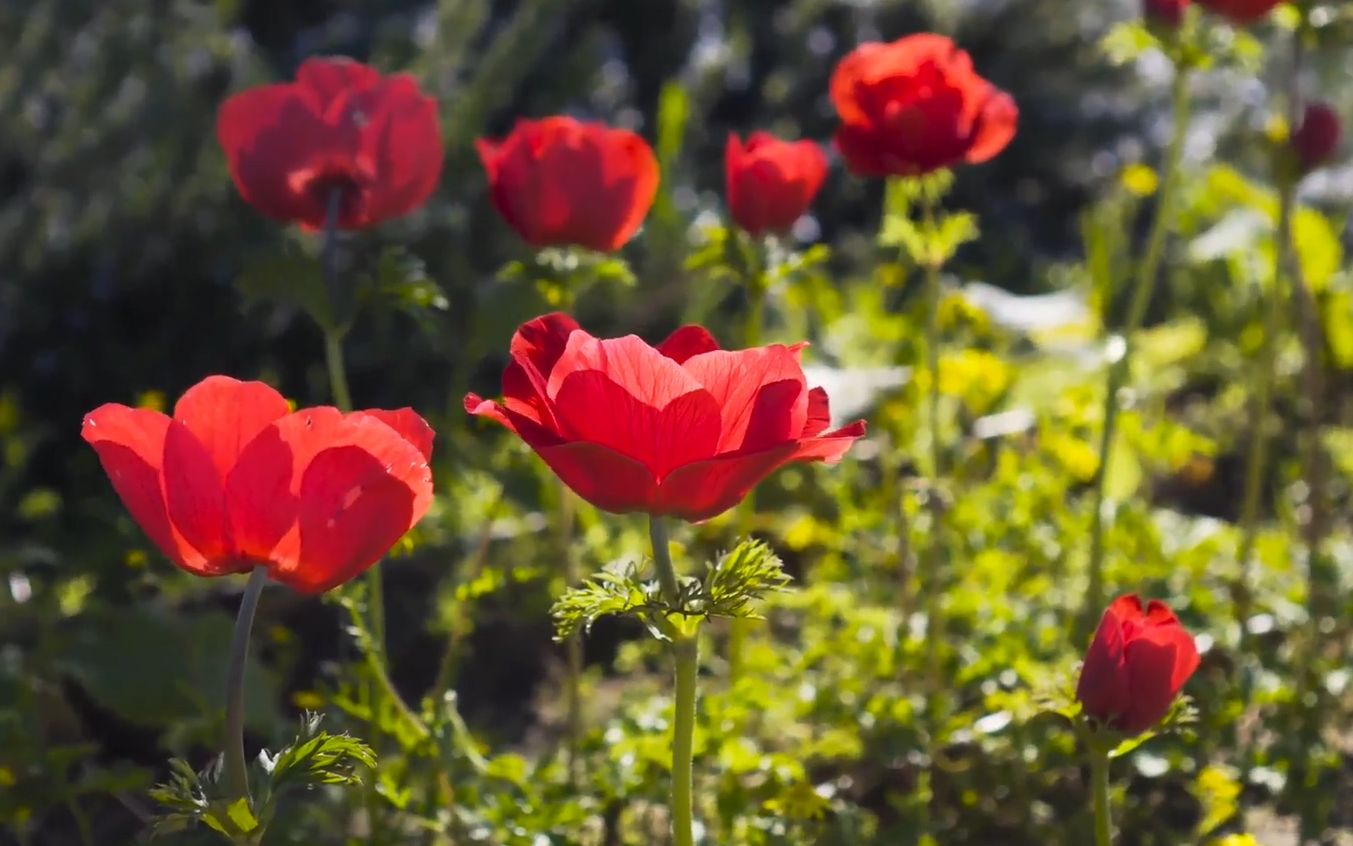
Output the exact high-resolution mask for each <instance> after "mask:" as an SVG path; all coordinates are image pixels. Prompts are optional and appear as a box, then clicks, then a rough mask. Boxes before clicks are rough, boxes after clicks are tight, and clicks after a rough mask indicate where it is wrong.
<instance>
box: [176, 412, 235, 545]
mask: <svg viewBox="0 0 1353 846" xmlns="http://www.w3.org/2000/svg"><path fill="white" fill-rule="evenodd" d="M161 475H162V478H163V484H164V498H165V503H166V504H167V506H168V510H169V519H170V520H172V521H173V523H174V526H175V528H177V529H178V530H179V532H181V533H182V534H183V538H184V540H186V541H188V543H190V544H192V545H193V546H194V547H196V548H197V551H198V552H200V553H202V555H204V556H205V557H206V558H207V560H208V561H229V560H232V559H234V558H235V554H234V545H233V544H232V542H231V538H230V524H229V521H228V519H227V517H226V511H225V491H224V488H223V487H222V483H221V480H222V478H223V477H222V475H221V473H220V472H219V471H217V469H216V466H215V465H214V464H213V463H212V456H211V453H210V452H208V451H207V448H206V447H205V446H203V444H202V442H201V441H199V440H198V439H197V438H196V437H195V436H194V435H193V433H192V432H190V431H188V428H187V427H186V426H184V425H182V424H181V423H179V422H178V421H177V420H175V421H172V422H171V423H170V424H169V429H168V430H167V432H166V433H165V438H164V467H163V470H162V471H161ZM246 569H247V568H246Z"/></svg>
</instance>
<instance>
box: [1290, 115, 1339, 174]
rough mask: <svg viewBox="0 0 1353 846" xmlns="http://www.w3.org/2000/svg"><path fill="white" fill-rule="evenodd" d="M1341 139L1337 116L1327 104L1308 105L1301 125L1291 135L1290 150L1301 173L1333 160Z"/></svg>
mask: <svg viewBox="0 0 1353 846" xmlns="http://www.w3.org/2000/svg"><path fill="white" fill-rule="evenodd" d="M1342 138H1343V128H1342V126H1341V125H1340V121H1339V115H1338V114H1336V113H1335V111H1334V109H1332V108H1330V107H1329V104H1327V103H1310V104H1308V105H1307V106H1306V111H1305V113H1304V114H1303V115H1302V117H1301V125H1300V126H1298V127H1297V128H1296V130H1295V131H1294V132H1293V133H1292V149H1293V150H1294V151H1295V152H1296V154H1297V160H1298V161H1299V162H1301V168H1302V170H1303V171H1310V170H1315V169H1316V168H1318V167H1320V166H1321V165H1323V164H1324V163H1325V162H1328V161H1329V160H1330V159H1332V158H1334V154H1335V152H1336V151H1337V150H1338V149H1339V142H1340V140H1342Z"/></svg>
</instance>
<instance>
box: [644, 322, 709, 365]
mask: <svg viewBox="0 0 1353 846" xmlns="http://www.w3.org/2000/svg"><path fill="white" fill-rule="evenodd" d="M717 349H719V342H718V341H716V340H714V336H713V335H711V334H709V330H708V329H706V328H705V327H703V326H682V327H681V328H680V329H677V330H676V331H675V332H673V333H672V334H670V335H668V336H667V339H666V340H664V341H663V342H662V343H661V344H658V347H657V350H658V352H660V353H662V354H663V355H665V356H667V357H668V358H670V359H671V360H672V361H675V362H676V363H677V364H685V363H686V362H687V361H688V360H689V359H691V358H693V357H695V356H697V355H700V354H701V353H707V352H714V351H715V350H717Z"/></svg>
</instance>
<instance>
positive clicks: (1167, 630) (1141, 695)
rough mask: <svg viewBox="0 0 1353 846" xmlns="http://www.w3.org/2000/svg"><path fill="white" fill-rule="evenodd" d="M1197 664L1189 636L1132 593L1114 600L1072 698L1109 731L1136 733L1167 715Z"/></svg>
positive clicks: (1159, 605)
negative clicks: (1143, 606)
mask: <svg viewBox="0 0 1353 846" xmlns="http://www.w3.org/2000/svg"><path fill="white" fill-rule="evenodd" d="M1198 661H1199V659H1198V648H1197V647H1196V646H1195V645H1194V643H1193V637H1192V635H1190V634H1189V633H1188V632H1187V631H1185V630H1184V627H1183V626H1181V625H1180V624H1179V621H1178V620H1177V619H1175V616H1174V614H1173V613H1172V612H1171V611H1170V609H1169V607H1167V606H1166V605H1165V603H1163V602H1160V601H1158V600H1154V599H1153V600H1151V602H1150V603H1149V604H1148V605H1147V606H1146V608H1145V610H1143V609H1142V601H1141V599H1139V598H1138V597H1137V596H1136V595H1135V594H1129V595H1128V596H1123V597H1119V598H1118V599H1116V600H1114V602H1113V604H1112V605H1110V606H1109V608H1108V610H1107V611H1105V612H1104V618H1103V620H1101V621H1100V624H1099V629H1098V630H1097V631H1096V632H1095V639H1094V641H1093V642H1092V643H1091V644H1090V651H1089V652H1088V653H1086V655H1085V664H1084V665H1083V666H1082V667H1081V676H1080V682H1079V683H1078V684H1077V685H1076V699H1077V700H1079V701H1080V703H1081V706H1082V707H1083V708H1084V711H1085V713H1086V715H1088V716H1090V717H1093V718H1094V719H1096V720H1098V721H1099V722H1100V723H1102V724H1104V725H1106V726H1108V727H1109V728H1112V729H1115V730H1117V731H1120V732H1122V733H1124V734H1127V735H1136V734H1141V733H1142V732H1144V731H1146V730H1147V729H1149V728H1151V727H1152V726H1154V725H1156V723H1158V722H1160V720H1161V718H1162V717H1164V716H1165V714H1166V713H1168V712H1169V710H1170V705H1171V704H1172V703H1173V702H1174V699H1175V697H1176V696H1178V695H1179V690H1180V688H1182V687H1183V686H1184V682H1186V681H1188V680H1189V677H1190V676H1192V675H1193V672H1194V671H1195V670H1197V669H1198Z"/></svg>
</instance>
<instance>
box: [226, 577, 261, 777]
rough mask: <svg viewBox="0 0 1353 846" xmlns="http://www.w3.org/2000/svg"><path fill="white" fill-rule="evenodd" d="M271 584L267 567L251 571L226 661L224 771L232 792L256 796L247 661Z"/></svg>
mask: <svg viewBox="0 0 1353 846" xmlns="http://www.w3.org/2000/svg"><path fill="white" fill-rule="evenodd" d="M267 583H268V569H267V568H266V567H255V568H254V569H253V570H252V571H250V573H249V582H248V584H247V585H245V588H244V596H243V598H241V599H240V612H239V615H238V616H236V617H235V633H234V634H233V635H232V636H231V639H230V660H229V663H227V664H226V709H225V751H224V755H225V774H226V784H227V786H228V787H229V789H230V795H231V796H232V797H234V798H237V799H238V798H243V799H247V800H249V802H250V803H252V802H253V799H252V798H251V797H250V795H249V766H248V764H247V763H245V758H244V662H245V660H246V659H247V658H248V657H249V632H250V630H252V629H253V627H254V612H255V611H257V610H258V598H259V596H260V595H262V593H263V586H264V585H266V584H267Z"/></svg>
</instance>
